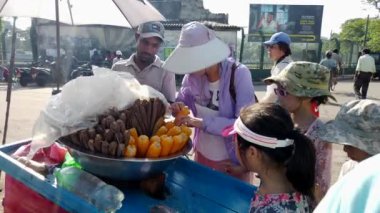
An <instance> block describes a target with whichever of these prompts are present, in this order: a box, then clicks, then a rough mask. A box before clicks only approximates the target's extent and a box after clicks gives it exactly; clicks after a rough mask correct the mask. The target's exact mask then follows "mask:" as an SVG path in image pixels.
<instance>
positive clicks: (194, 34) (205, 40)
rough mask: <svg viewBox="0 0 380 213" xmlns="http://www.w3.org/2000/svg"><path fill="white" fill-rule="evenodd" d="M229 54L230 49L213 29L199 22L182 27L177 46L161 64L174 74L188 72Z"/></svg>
mask: <svg viewBox="0 0 380 213" xmlns="http://www.w3.org/2000/svg"><path fill="white" fill-rule="evenodd" d="M229 55H230V49H229V47H228V46H227V44H225V43H224V42H223V41H221V40H220V39H218V38H217V37H216V35H215V32H214V31H213V30H210V29H208V28H207V27H206V26H205V25H203V24H202V23H199V22H190V23H187V24H185V25H184V26H183V27H182V30H181V35H180V38H179V42H178V45H177V47H176V48H175V49H174V50H173V52H172V53H171V54H170V56H169V57H168V58H167V59H166V61H165V63H164V64H163V68H164V69H166V70H168V71H171V72H174V73H176V74H188V73H193V72H196V71H199V70H201V69H204V68H207V67H210V66H212V65H214V64H217V63H219V62H221V61H223V60H224V59H226V58H227V57H228V56H229Z"/></svg>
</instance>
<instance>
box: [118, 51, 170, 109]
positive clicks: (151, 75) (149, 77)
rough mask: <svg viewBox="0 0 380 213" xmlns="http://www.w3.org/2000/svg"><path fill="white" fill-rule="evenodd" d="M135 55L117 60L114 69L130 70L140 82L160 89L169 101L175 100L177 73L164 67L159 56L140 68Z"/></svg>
mask: <svg viewBox="0 0 380 213" xmlns="http://www.w3.org/2000/svg"><path fill="white" fill-rule="evenodd" d="M135 55H136V54H132V55H131V57H129V58H128V59H127V60H122V61H118V62H116V63H115V64H114V65H113V66H112V70H114V71H120V72H129V73H130V74H132V75H133V76H135V78H136V79H137V80H138V81H139V83H140V84H145V85H148V86H151V87H153V88H154V89H156V90H158V91H160V92H161V93H162V94H163V95H164V96H165V97H166V99H167V100H168V101H169V102H174V101H175V93H176V85H175V74H174V73H172V72H169V71H166V70H164V69H162V64H163V62H162V61H161V59H160V58H159V57H158V56H156V59H155V60H154V62H153V63H152V64H150V65H149V66H147V67H145V68H144V69H143V70H140V68H139V67H138V66H137V64H136V63H135V61H134V56H135Z"/></svg>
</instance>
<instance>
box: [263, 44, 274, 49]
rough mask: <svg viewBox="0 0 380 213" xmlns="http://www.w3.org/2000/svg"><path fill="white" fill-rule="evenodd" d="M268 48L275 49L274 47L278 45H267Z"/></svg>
mask: <svg viewBox="0 0 380 213" xmlns="http://www.w3.org/2000/svg"><path fill="white" fill-rule="evenodd" d="M265 47H266V48H267V49H273V48H275V47H276V45H275V44H274V45H266V46H265Z"/></svg>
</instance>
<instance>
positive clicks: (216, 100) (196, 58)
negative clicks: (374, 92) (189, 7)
mask: <svg viewBox="0 0 380 213" xmlns="http://www.w3.org/2000/svg"><path fill="white" fill-rule="evenodd" d="M205 54H207V55H205ZM229 55H230V50H229V47H228V45H227V44H225V43H224V42H223V41H221V40H219V39H218V38H217V37H216V35H215V32H214V31H213V30H211V29H209V28H207V27H206V26H205V25H204V24H202V23H200V22H190V23H187V24H185V25H184V26H183V27H182V30H181V34H180V39H179V44H178V45H177V47H176V48H175V49H174V51H173V52H172V53H171V55H170V56H169V57H168V59H167V60H166V61H165V63H164V65H163V68H164V69H167V70H169V71H172V72H175V73H176V74H182V75H183V74H185V76H184V77H183V80H182V85H181V88H180V90H179V91H178V95H177V98H176V101H177V102H176V103H173V104H172V105H171V109H172V113H173V116H176V115H177V114H178V113H179V112H180V111H181V110H182V109H183V108H184V107H185V106H187V107H188V108H189V109H190V110H191V111H192V113H193V115H190V116H184V117H181V118H179V119H178V122H177V125H181V124H185V125H187V126H190V127H195V134H194V144H195V145H194V149H195V157H194V159H195V161H196V162H198V163H200V164H203V165H205V166H208V167H210V168H213V169H215V170H217V171H220V172H223V173H226V172H227V173H229V174H231V175H233V176H235V177H237V178H240V179H242V180H245V181H247V182H251V181H252V176H253V175H252V174H250V173H249V172H248V171H246V170H240V169H241V167H240V164H239V162H238V160H237V158H236V155H235V149H234V145H233V143H231V141H232V140H233V138H232V137H227V138H224V137H223V136H222V130H223V129H224V128H225V127H227V126H230V125H232V124H233V123H234V121H235V119H236V118H237V117H238V116H239V112H240V109H241V108H242V107H243V106H246V105H248V104H250V103H254V102H255V99H254V87H253V83H252V77H251V72H250V71H249V69H248V68H247V67H246V66H245V65H243V64H238V63H237V62H236V61H235V60H234V59H233V58H229V57H228V56H229ZM176 118H177V117H176ZM227 167H228V168H229V169H227ZM235 172H236V173H235Z"/></svg>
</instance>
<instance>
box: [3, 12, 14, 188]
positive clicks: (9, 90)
mask: <svg viewBox="0 0 380 213" xmlns="http://www.w3.org/2000/svg"><path fill="white" fill-rule="evenodd" d="M16 19H17V17H13V30H12V49H11V59H10V65H9V76H8V79H7V80H8V87H7V97H6V102H7V110H6V112H5V124H4V134H3V141H2V143H1V144H2V145H4V144H5V142H6V140H7V131H8V120H9V110H10V106H11V95H12V83H13V74H14V73H15V72H14V69H15V52H16ZM0 178H1V170H0ZM0 191H3V187H2V186H1V188H0Z"/></svg>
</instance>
